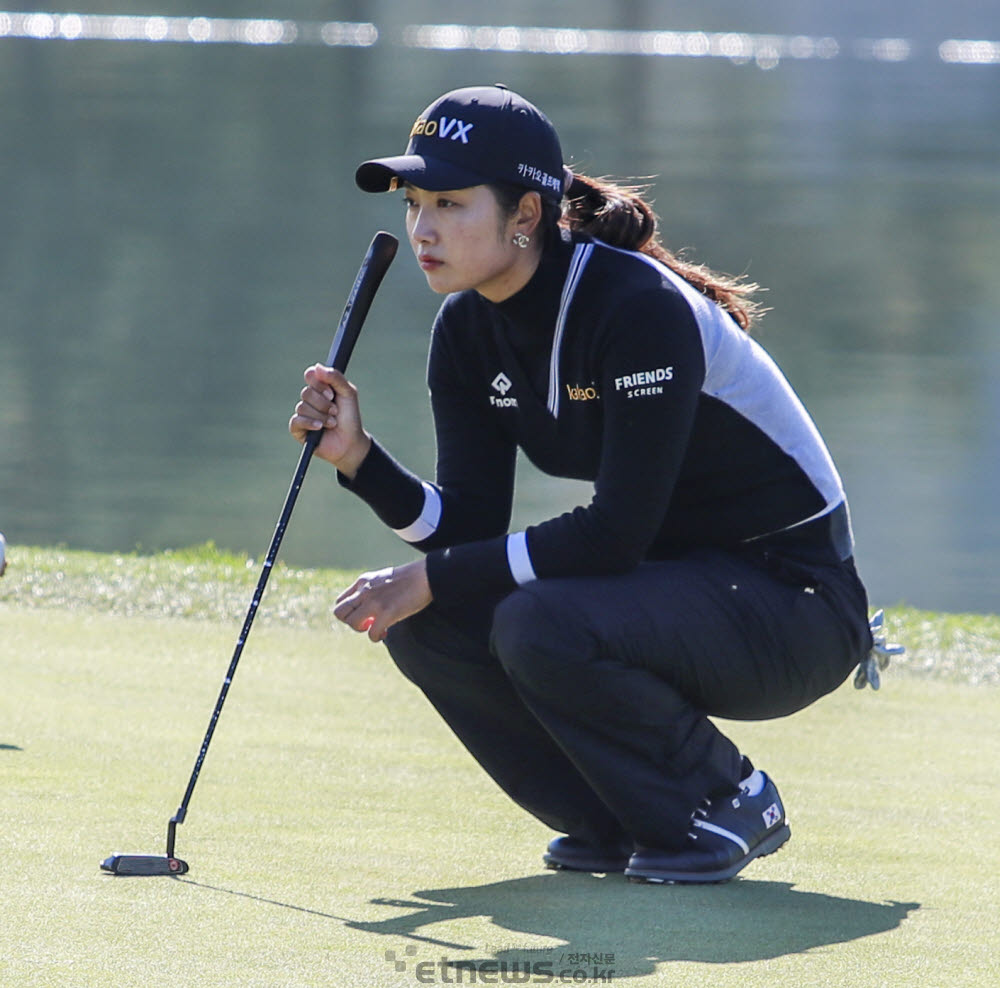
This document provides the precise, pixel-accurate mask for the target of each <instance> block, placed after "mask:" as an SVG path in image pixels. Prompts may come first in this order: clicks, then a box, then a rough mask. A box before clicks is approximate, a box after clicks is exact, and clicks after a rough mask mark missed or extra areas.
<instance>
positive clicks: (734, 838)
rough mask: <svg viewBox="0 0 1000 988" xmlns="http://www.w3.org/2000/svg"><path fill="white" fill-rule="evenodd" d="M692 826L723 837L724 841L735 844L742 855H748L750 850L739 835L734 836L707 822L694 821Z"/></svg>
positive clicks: (723, 828)
mask: <svg viewBox="0 0 1000 988" xmlns="http://www.w3.org/2000/svg"><path fill="white" fill-rule="evenodd" d="M694 826H696V827H698V828H700V829H701V830H707V831H709V832H710V833H713V834H718V836H719V837H725V838H726V840H731V841H732V842H733V843H734V844H736V845H737V846H738V847H739V848H740V849H741V850H742V851H743V853H744V854H749V853H750V848H749V846H748V845H747V843H746V841H745V840H743V838H742V837H740V836H739V834H734V833H733V832H732V831H731V830H726V828H725V827H718V826H716V825H715V824H714V823H709V822H708V821H707V820H695V821H694Z"/></svg>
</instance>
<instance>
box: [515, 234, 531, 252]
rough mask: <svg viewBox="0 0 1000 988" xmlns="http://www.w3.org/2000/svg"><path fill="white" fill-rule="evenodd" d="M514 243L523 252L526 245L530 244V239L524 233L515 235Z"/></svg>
mask: <svg viewBox="0 0 1000 988" xmlns="http://www.w3.org/2000/svg"><path fill="white" fill-rule="evenodd" d="M514 243H515V244H516V245H517V246H518V247H520V248H521V250H524V248H525V247H527V246H528V244H530V243H531V237H529V236H528V235H527V234H526V233H515V234H514Z"/></svg>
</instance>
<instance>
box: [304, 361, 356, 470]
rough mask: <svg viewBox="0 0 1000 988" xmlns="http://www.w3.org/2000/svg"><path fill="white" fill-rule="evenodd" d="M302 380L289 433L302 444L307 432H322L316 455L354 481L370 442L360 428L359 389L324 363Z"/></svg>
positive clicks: (310, 370)
mask: <svg viewBox="0 0 1000 988" xmlns="http://www.w3.org/2000/svg"><path fill="white" fill-rule="evenodd" d="M305 379H306V386H305V387H304V388H303V389H302V395H301V400H300V401H299V403H298V404H297V405H296V406H295V414H294V415H293V416H292V417H291V419H290V420H289V422H288V431H289V432H290V433H291V434H292V437H293V438H294V439H295V440H296V441H297V442H300V443H304V442H305V440H306V435H307V434H308V433H309V432H313V431H315V430H316V429H323V430H324V432H323V436H322V438H321V439H320V441H319V443H318V444H317V446H316V456H318V457H320V458H321V459H324V460H326V461H327V462H328V463H332V464H333V465H334V466H335V467H336V468H337V469H338V470H339V471H340V472H341V473H342V474H344V475H345V476H347V477H348V478H349V479H352V480H353V479H354V475H355V474H356V473H357V471H358V467H359V466H361V461H362V460H363V459H364V458H365V457H366V456H367V455H368V450H369V449H371V443H372V440H371V436H369V435H368V433H367V432H365V430H364V429H363V428H362V425H361V410H360V408H359V406H358V389H357V388H356V387H355V386H354V385H353V384H351V382H350V381H348V380H347V378H346V377H344V375H343V374H341V373H340V371H338V370H334V369H333V368H332V367H324V366H323V364H313V366H312V367H309V368H307V369H306V372H305Z"/></svg>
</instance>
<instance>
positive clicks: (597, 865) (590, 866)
mask: <svg viewBox="0 0 1000 988" xmlns="http://www.w3.org/2000/svg"><path fill="white" fill-rule="evenodd" d="M542 860H543V861H544V862H545V867H546V868H548V869H550V870H551V871H586V872H590V873H591V874H595V873H596V874H604V875H607V874H610V873H612V872H621V871H624V870H625V869H626V868H627V867H628V858H619V859H618V860H612V859H610V858H604V859H601V858H590V859H589V860H580V861H577V860H573V861H568V860H566V859H565V858H558V857H556V856H555V855H552V854H546V855H544V856H543V857H542Z"/></svg>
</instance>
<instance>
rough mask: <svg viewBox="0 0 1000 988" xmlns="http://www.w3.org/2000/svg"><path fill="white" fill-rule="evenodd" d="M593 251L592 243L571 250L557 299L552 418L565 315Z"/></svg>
mask: <svg viewBox="0 0 1000 988" xmlns="http://www.w3.org/2000/svg"><path fill="white" fill-rule="evenodd" d="M593 252H594V245H593V244H578V245H577V247H576V249H575V250H574V251H573V259H572V260H571V261H570V264H569V273H568V274H567V275H566V282H565V284H564V285H563V290H562V298H561V299H560V301H559V316H558V318H557V319H556V331H555V335H554V336H553V337H552V355H551V356H550V357H549V402H548V409H549V412H550V413H551V414H552V417H553V418H558V417H559V390H560V383H559V350H560V348H561V347H562V338H563V331H564V330H565V328H566V315H567V312H568V311H569V305H570V302H572V301H573V295H574V294H575V293H576V286H577V285H578V284H579V281H580V277H581V275H582V274H583V269H584V268H585V267H586V266H587V261H589V260H590V255H591V254H592V253H593Z"/></svg>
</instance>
